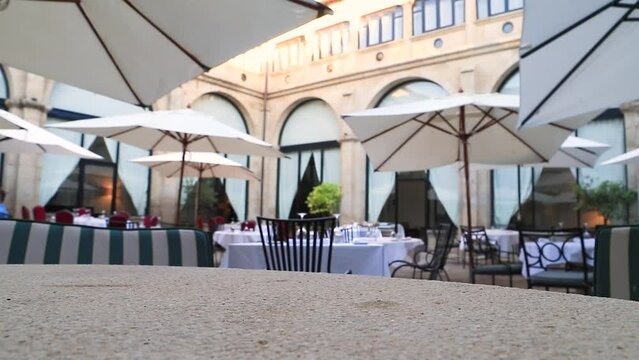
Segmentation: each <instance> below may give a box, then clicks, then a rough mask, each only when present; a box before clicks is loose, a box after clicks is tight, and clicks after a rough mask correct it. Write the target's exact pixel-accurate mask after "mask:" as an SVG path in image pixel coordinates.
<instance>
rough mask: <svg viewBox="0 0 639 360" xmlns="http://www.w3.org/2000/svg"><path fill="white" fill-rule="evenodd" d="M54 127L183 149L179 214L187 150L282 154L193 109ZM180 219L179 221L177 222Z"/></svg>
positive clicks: (153, 146)
mask: <svg viewBox="0 0 639 360" xmlns="http://www.w3.org/2000/svg"><path fill="white" fill-rule="evenodd" d="M48 126H49V127H52V128H59V129H66V130H73V131H78V132H81V133H87V134H93V135H97V136H104V137H109V138H111V139H114V140H117V141H122V142H124V143H127V144H130V145H134V146H137V147H140V148H143V149H148V150H154V151H156V150H159V151H180V152H181V153H182V156H183V160H182V164H181V168H180V172H181V175H180V184H179V189H178V190H179V191H178V205H177V206H178V208H177V213H176V220H179V216H180V203H181V200H182V180H183V178H184V176H183V175H184V168H185V160H186V158H185V157H186V153H187V151H203V152H217V153H226V154H243V155H257V156H274V157H279V156H283V154H282V153H280V152H279V151H278V150H277V149H276V148H275V147H274V146H273V145H271V144H269V143H266V142H264V141H262V140H259V139H257V138H255V137H253V136H250V135H248V134H246V133H243V132H241V131H238V130H235V129H233V128H232V127H230V126H228V125H225V124H223V123H221V122H219V121H218V120H216V119H215V117H213V116H211V115H208V114H204V113H201V112H197V111H194V110H190V109H183V110H168V111H154V112H151V111H149V112H145V113H137V114H131V115H122V116H113V117H104V118H97V119H89V120H78V121H68V122H65V123H56V124H52V125H48ZM178 222H179V221H176V224H177V223H178Z"/></svg>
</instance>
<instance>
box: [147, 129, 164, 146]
mask: <svg viewBox="0 0 639 360" xmlns="http://www.w3.org/2000/svg"><path fill="white" fill-rule="evenodd" d="M165 137H166V133H164V132H162V136H160V138H159V139H158V141H156V142H155V143H154V144H153V145H151V149H150V150H155V147H156V146H158V145H159V144H160V142H161V141H162V140H164V138H165Z"/></svg>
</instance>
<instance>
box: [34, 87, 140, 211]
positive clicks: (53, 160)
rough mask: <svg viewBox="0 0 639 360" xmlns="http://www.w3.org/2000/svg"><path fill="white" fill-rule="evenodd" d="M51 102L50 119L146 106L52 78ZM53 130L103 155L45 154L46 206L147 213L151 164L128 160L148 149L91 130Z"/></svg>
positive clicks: (43, 197) (43, 184) (119, 112)
mask: <svg viewBox="0 0 639 360" xmlns="http://www.w3.org/2000/svg"><path fill="white" fill-rule="evenodd" d="M49 103H50V105H51V108H52V109H51V111H49V113H48V114H47V121H48V122H49V123H56V122H63V121H73V120H79V119H88V118H94V117H100V116H113V115H122V114H130V113H135V112H142V111H144V109H142V108H140V107H137V106H134V105H131V104H128V103H125V102H122V101H119V100H115V99H111V98H108V97H106V96H102V95H98V94H95V93H92V92H89V91H86V90H82V89H79V88H76V87H73V86H70V85H66V84H62V83H56V84H54V86H53V90H52V92H51V97H50V99H49ZM51 131H52V132H54V133H56V134H57V135H59V136H61V137H63V138H65V139H67V140H69V141H71V142H73V143H75V144H78V145H80V146H83V147H85V148H87V149H89V150H91V151H93V152H95V153H97V154H98V155H101V156H102V157H103V158H104V160H87V159H79V158H77V157H73V156H61V155H51V154H45V155H43V159H42V176H41V181H40V197H39V202H40V203H41V204H44V205H45V207H46V208H47V211H57V210H59V209H69V208H74V207H84V208H90V209H92V210H93V211H94V212H104V213H107V212H109V213H110V212H112V211H115V210H124V211H127V212H129V213H130V214H137V215H143V214H145V213H147V210H148V203H149V169H148V168H147V167H144V166H141V165H138V164H134V163H131V162H130V161H129V160H130V159H133V158H136V157H141V156H146V155H148V154H149V152H148V151H147V150H143V149H140V148H137V147H134V146H131V145H127V144H123V143H119V142H117V141H114V140H111V139H106V138H102V137H96V136H93V135H83V134H80V133H76V132H71V131H66V130H60V129H51Z"/></svg>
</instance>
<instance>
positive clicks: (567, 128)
mask: <svg viewBox="0 0 639 360" xmlns="http://www.w3.org/2000/svg"><path fill="white" fill-rule="evenodd" d="M548 125H550V126H554V127H557V128H560V129H562V130H566V131H570V132H573V131H575V130H576V129H571V128H569V127H567V126H563V125H560V124H555V123H548Z"/></svg>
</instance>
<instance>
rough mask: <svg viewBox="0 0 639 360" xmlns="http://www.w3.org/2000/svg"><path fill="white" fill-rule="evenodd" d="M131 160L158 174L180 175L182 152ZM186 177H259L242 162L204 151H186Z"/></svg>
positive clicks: (256, 178) (246, 178) (249, 178)
mask: <svg viewBox="0 0 639 360" xmlns="http://www.w3.org/2000/svg"><path fill="white" fill-rule="evenodd" d="M131 161H132V162H135V163H138V164H140V165H145V166H148V167H150V168H151V169H153V170H156V171H158V172H159V173H160V174H162V175H164V176H167V177H172V176H176V175H180V168H181V163H182V153H180V152H173V153H167V154H161V155H153V156H146V157H141V158H137V159H132V160H131ZM184 162H185V164H186V167H185V168H184V176H186V177H217V178H235V179H245V180H257V181H259V177H258V176H257V175H255V173H254V172H252V171H251V170H249V169H248V168H246V167H245V166H242V164H240V163H238V162H236V161H233V160H229V159H227V158H225V157H224V156H221V155H218V154H215V153H206V152H190V151H189V152H187V153H186V154H185V156H184Z"/></svg>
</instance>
